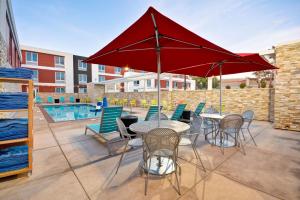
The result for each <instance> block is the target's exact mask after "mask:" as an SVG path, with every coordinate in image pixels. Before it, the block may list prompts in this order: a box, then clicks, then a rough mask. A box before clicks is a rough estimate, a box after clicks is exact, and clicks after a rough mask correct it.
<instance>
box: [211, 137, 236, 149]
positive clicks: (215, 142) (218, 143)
mask: <svg viewBox="0 0 300 200" xmlns="http://www.w3.org/2000/svg"><path fill="white" fill-rule="evenodd" d="M207 141H208V143H210V144H212V145H216V146H218V147H221V146H222V147H225V148H226V147H234V146H235V141H234V140H233V139H232V140H230V138H228V139H225V138H224V139H223V144H221V141H220V139H219V138H217V139H216V140H215V139H213V138H209V136H208V138H207Z"/></svg>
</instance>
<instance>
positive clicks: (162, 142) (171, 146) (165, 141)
mask: <svg viewBox="0 0 300 200" xmlns="http://www.w3.org/2000/svg"><path fill="white" fill-rule="evenodd" d="M179 141H180V137H179V135H178V133H177V132H176V131H174V130H172V129H168V128H156V129H153V130H151V131H150V132H149V133H147V134H145V136H144V145H145V146H144V150H145V156H144V164H143V167H144V169H145V170H146V171H147V173H146V174H147V175H146V179H145V195H147V187H148V180H149V174H150V170H151V169H150V166H151V164H152V161H153V160H157V159H158V158H159V159H160V158H162V157H163V158H167V159H168V163H169V162H171V165H172V166H173V167H174V171H173V172H172V173H175V176H176V182H177V187H178V193H179V194H180V186H179V180H178V175H177V171H178V170H179V174H180V173H181V172H180V171H181V170H180V166H179V165H178V163H177V151H178V144H179ZM167 169H168V168H167ZM167 169H166V170H167ZM151 174H153V173H151ZM157 175H158V174H157ZM165 175H166V172H164V174H162V175H160V176H165Z"/></svg>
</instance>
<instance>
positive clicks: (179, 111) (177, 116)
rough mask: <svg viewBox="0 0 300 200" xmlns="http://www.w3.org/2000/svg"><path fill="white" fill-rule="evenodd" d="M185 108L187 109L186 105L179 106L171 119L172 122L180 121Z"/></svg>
mask: <svg viewBox="0 0 300 200" xmlns="http://www.w3.org/2000/svg"><path fill="white" fill-rule="evenodd" d="M185 107H186V104H178V105H177V107H176V109H175V111H174V113H173V115H172V117H171V120H179V119H180V117H181V115H182V113H183V111H184V109H185Z"/></svg>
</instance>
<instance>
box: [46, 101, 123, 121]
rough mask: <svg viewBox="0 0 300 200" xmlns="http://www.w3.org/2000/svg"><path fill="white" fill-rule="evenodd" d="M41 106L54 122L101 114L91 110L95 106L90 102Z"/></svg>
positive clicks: (93, 116) (87, 117)
mask: <svg viewBox="0 0 300 200" xmlns="http://www.w3.org/2000/svg"><path fill="white" fill-rule="evenodd" d="M43 108H44V110H45V111H46V112H47V113H48V115H49V116H50V117H51V118H52V120H53V121H54V122H61V121H70V120H78V119H89V118H95V117H100V116H101V112H97V114H95V112H91V110H94V109H95V108H96V106H93V105H90V104H69V105H47V106H43ZM127 114H128V112H124V111H123V113H122V115H127Z"/></svg>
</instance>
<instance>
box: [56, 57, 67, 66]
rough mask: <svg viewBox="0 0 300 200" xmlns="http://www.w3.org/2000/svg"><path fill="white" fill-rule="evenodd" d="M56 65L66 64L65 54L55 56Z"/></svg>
mask: <svg viewBox="0 0 300 200" xmlns="http://www.w3.org/2000/svg"><path fill="white" fill-rule="evenodd" d="M55 66H56V67H63V66H65V57H63V56H55Z"/></svg>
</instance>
